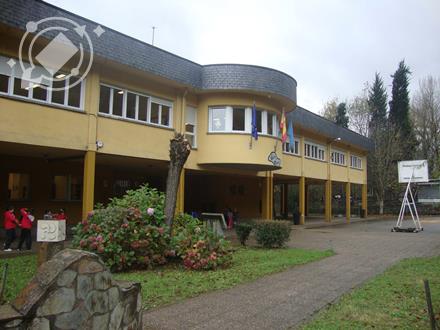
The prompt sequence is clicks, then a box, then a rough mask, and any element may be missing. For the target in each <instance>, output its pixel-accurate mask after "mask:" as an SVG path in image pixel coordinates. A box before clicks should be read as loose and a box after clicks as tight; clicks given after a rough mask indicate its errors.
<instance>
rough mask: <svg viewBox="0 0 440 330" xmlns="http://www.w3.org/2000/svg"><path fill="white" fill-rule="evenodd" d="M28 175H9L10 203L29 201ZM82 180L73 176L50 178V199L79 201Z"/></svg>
mask: <svg viewBox="0 0 440 330" xmlns="http://www.w3.org/2000/svg"><path fill="white" fill-rule="evenodd" d="M30 183H31V180H30V174H28V173H9V176H8V199H9V200H11V201H20V200H29V199H30V188H31V187H30ZM81 194H82V178H81V177H80V176H74V175H54V176H53V177H52V184H51V194H50V199H51V200H54V201H80V200H81Z"/></svg>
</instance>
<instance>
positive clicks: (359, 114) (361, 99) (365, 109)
mask: <svg viewBox="0 0 440 330" xmlns="http://www.w3.org/2000/svg"><path fill="white" fill-rule="evenodd" d="M368 90H369V86H368V83H365V87H364V89H363V90H362V92H361V93H360V94H359V95H357V96H355V97H354V98H353V99H352V100H350V102H349V103H348V117H349V118H350V121H349V125H348V127H349V128H350V129H351V130H353V131H355V132H357V133H359V134H361V135H364V136H368V128H369V124H370V118H371V114H370V108H369V106H368Z"/></svg>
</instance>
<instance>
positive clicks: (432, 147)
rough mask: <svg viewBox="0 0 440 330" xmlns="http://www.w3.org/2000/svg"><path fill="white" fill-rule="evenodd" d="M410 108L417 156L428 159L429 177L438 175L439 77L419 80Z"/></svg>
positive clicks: (439, 164)
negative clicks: (417, 145) (417, 148)
mask: <svg viewBox="0 0 440 330" xmlns="http://www.w3.org/2000/svg"><path fill="white" fill-rule="evenodd" d="M411 110H412V111H411V114H412V119H413V121H414V128H415V133H416V137H417V140H418V142H419V156H420V157H422V158H424V159H427V160H428V163H429V169H430V174H431V177H437V176H440V79H435V78H433V77H431V76H428V77H427V78H425V79H422V80H421V81H420V82H419V90H418V91H417V92H416V94H415V96H414V97H413V100H412V104H411Z"/></svg>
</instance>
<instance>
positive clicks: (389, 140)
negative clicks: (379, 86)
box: [368, 123, 401, 214]
mask: <svg viewBox="0 0 440 330" xmlns="http://www.w3.org/2000/svg"><path fill="white" fill-rule="evenodd" d="M372 139H373V141H374V142H375V148H374V150H373V151H371V152H370V153H369V154H368V179H369V181H370V187H372V189H373V192H374V195H375V197H376V200H377V202H378V204H379V214H383V209H384V201H385V196H386V194H387V192H390V191H395V190H396V189H397V188H398V182H397V163H396V159H400V157H401V148H398V145H399V141H400V134H399V132H398V131H397V129H396V128H395V126H393V125H392V124H389V123H384V124H383V125H381V126H380V127H377V128H376V129H375V131H374V134H373V136H372Z"/></svg>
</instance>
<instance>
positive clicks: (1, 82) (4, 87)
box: [0, 74, 9, 93]
mask: <svg viewBox="0 0 440 330" xmlns="http://www.w3.org/2000/svg"><path fill="white" fill-rule="evenodd" d="M8 89H9V77H8V76H7V75H4V74H0V93H7V92H8Z"/></svg>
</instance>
